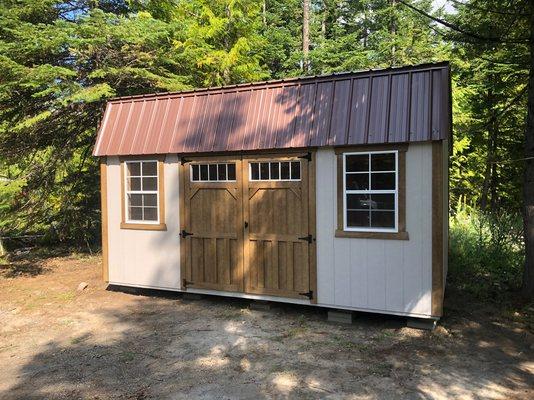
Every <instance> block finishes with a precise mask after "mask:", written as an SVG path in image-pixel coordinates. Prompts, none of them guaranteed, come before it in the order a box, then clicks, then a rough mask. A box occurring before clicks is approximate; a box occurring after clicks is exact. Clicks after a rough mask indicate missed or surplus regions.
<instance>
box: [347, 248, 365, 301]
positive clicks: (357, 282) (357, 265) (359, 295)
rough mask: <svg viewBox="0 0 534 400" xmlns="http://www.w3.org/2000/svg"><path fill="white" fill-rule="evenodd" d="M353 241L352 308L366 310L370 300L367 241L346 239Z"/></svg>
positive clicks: (351, 257) (351, 251)
mask: <svg viewBox="0 0 534 400" xmlns="http://www.w3.org/2000/svg"><path fill="white" fill-rule="evenodd" d="M346 240H350V241H351V246H350V262H351V271H350V296H351V302H350V305H351V306H352V307H358V308H366V307H367V304H368V298H369V294H368V291H369V284H368V278H367V275H368V269H369V267H368V264H367V262H366V260H367V257H368V256H367V249H368V243H369V240H367V239H356V240H354V239H346Z"/></svg>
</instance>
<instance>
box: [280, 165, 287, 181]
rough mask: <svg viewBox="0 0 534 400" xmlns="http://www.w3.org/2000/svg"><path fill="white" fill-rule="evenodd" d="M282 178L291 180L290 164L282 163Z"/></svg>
mask: <svg viewBox="0 0 534 400" xmlns="http://www.w3.org/2000/svg"><path fill="white" fill-rule="evenodd" d="M280 178H281V179H286V180H287V179H289V163H288V162H282V163H280Z"/></svg>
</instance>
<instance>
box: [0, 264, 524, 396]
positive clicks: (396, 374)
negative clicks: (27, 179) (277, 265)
mask: <svg viewBox="0 0 534 400" xmlns="http://www.w3.org/2000/svg"><path fill="white" fill-rule="evenodd" d="M100 262H101V261H100V258H99V257H97V256H92V257H86V256H79V255H66V256H61V257H55V258H38V257H37V258H36V257H25V258H24V257H23V258H21V259H19V260H18V261H15V262H12V263H8V264H5V265H0V323H1V324H0V399H263V398H269V399H270V398H276V399H278V398H291V399H294V398H303V399H315V398H318V399H319V398H320V399H399V398H406V399H449V398H455V399H533V398H534V335H533V334H532V332H531V331H529V329H528V328H527V327H526V324H525V323H524V320H523V319H521V318H514V317H513V316H512V317H505V316H503V315H502V314H500V313H496V312H495V311H492V310H491V309H489V310H488V309H487V307H485V306H482V305H475V304H474V303H473V304H470V303H469V302H467V301H466V299H463V298H461V296H457V295H455V296H453V297H454V299H447V301H446V309H445V313H446V317H445V318H444V319H443V320H442V321H441V323H440V326H439V327H438V328H437V329H436V330H435V331H433V332H426V331H419V330H415V329H410V328H406V327H405V321H404V320H403V319H399V318H392V317H388V316H379V315H372V314H358V315H357V316H356V318H355V322H354V323H353V324H352V325H350V326H343V325H335V324H331V323H328V322H326V310H323V309H316V308H311V307H304V306H288V305H275V306H273V307H272V308H271V309H270V310H265V311H258V310H251V309H250V308H249V303H248V302H245V301H237V300H232V299H227V298H221V297H206V298H204V299H202V300H186V299H184V298H183V297H182V296H181V295H179V294H168V293H167V294H162V293H161V292H158V293H156V292H143V293H142V294H139V293H137V294H134V293H124V292H116V291H110V290H106V288H105V285H104V284H103V283H102V282H101V281H100V276H99V274H100ZM80 282H87V283H88V287H87V288H86V289H85V290H83V291H78V290H77V287H78V285H79V283H80ZM449 297H450V296H449ZM466 309H467V310H468V311H462V310H466Z"/></svg>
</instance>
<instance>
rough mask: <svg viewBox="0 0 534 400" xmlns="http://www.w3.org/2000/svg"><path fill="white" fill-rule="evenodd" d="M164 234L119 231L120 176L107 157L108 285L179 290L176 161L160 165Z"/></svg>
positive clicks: (170, 159) (116, 165) (116, 162)
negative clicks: (165, 228)
mask: <svg viewBox="0 0 534 400" xmlns="http://www.w3.org/2000/svg"><path fill="white" fill-rule="evenodd" d="M164 165H165V167H164V179H165V180H164V183H165V188H164V191H165V221H164V222H165V223H166V224H167V230H166V231H147V230H131V229H121V228H120V224H121V183H122V182H121V172H120V164H119V159H118V157H108V161H107V177H108V181H107V189H108V196H107V201H108V215H109V221H108V236H109V245H108V248H109V281H110V283H113V284H120V285H132V286H146V287H154V288H162V289H178V288H179V287H180V238H179V236H178V233H179V231H180V229H179V228H180V221H179V216H180V215H179V204H178V199H179V191H178V190H179V183H178V175H179V174H178V165H179V164H178V158H177V157H176V156H175V155H168V156H167V157H166V159H165V163H164Z"/></svg>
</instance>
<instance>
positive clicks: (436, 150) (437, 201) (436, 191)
mask: <svg viewBox="0 0 534 400" xmlns="http://www.w3.org/2000/svg"><path fill="white" fill-rule="evenodd" d="M443 207H444V202H443V143H442V142H432V297H431V303H432V307H431V308H432V310H431V313H432V316H434V317H441V316H442V315H443V294H444V287H443V286H444V282H443V281H444V279H443V224H444V221H443Z"/></svg>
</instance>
